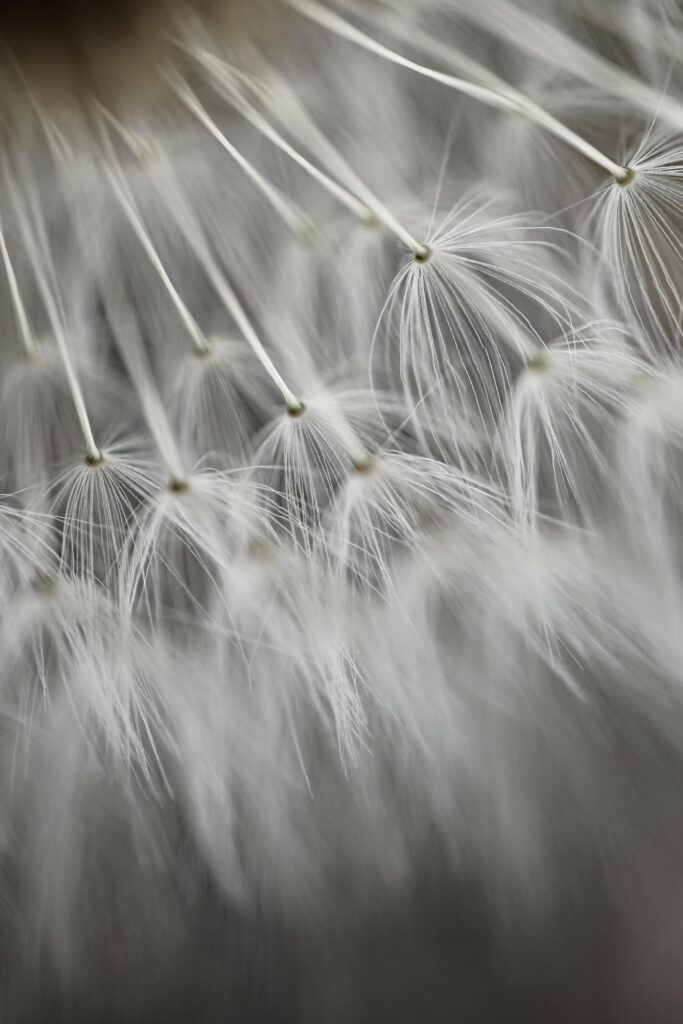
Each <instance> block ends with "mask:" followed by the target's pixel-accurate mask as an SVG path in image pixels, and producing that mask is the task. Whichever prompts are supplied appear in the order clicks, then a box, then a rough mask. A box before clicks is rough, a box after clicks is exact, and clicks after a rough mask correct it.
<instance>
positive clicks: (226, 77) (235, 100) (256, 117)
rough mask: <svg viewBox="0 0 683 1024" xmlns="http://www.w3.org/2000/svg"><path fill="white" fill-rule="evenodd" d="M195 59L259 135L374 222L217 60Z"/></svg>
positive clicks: (205, 56) (365, 208)
mask: <svg viewBox="0 0 683 1024" xmlns="http://www.w3.org/2000/svg"><path fill="white" fill-rule="evenodd" d="M194 56H195V59H196V60H197V61H198V62H199V63H200V64H201V66H202V67H203V68H204V69H205V71H206V72H207V73H208V75H209V76H210V77H211V78H212V79H213V81H214V83H215V84H216V86H217V88H218V89H219V90H220V92H221V95H222V96H224V98H225V99H226V100H227V101H228V102H229V103H230V104H231V105H232V106H233V107H234V108H235V110H237V111H238V112H239V113H240V114H241V115H242V117H244V118H245V120H246V121H248V122H249V124H251V125H252V126H253V127H254V128H256V130H257V131H259V132H260V133H261V134H262V135H263V136H265V138H267V139H268V140H269V141H270V142H272V143H273V145H274V146H277V148H278V149H280V150H281V151H282V152H283V153H285V154H286V155H287V156H288V157H289V158H290V159H291V160H293V161H294V162H295V163H296V164H298V165H299V167H301V168H303V170H304V171H306V173H307V174H308V175H310V177H312V178H313V179H314V180H315V181H317V182H318V183H319V184H320V185H322V187H323V188H324V189H326V190H327V191H328V192H329V193H330V195H332V196H334V197H335V199H337V200H338V201H339V202H340V203H341V204H342V205H343V206H345V207H346V208H347V209H348V210H350V211H351V213H352V214H354V216H356V217H358V219H359V220H362V221H368V220H371V219H373V216H374V215H373V213H372V211H371V210H370V209H369V208H368V206H367V205H366V204H364V203H361V202H359V201H358V199H356V197H355V196H353V195H352V194H351V193H350V192H349V191H348V190H347V189H345V188H344V187H343V186H342V185H340V184H339V183H338V182H336V181H334V180H333V179H332V178H330V176H329V175H328V174H325V172H324V171H321V170H320V168H319V167H316V166H315V164H313V163H311V161H310V160H308V159H307V158H306V157H305V156H304V155H303V154H302V153H300V152H299V151H298V150H297V149H295V148H294V147H293V146H292V145H290V143H289V142H287V140H286V139H285V138H284V136H283V135H281V134H280V132H278V131H277V129H275V128H273V126H272V125H271V124H270V123H269V122H268V121H267V119H266V118H265V117H263V116H262V115H261V114H260V113H259V112H258V110H256V108H255V107H254V106H253V105H252V104H251V103H249V101H248V100H247V99H246V98H245V96H244V95H243V93H242V91H241V90H240V89H239V87H238V86H237V84H236V82H235V79H234V77H233V76H231V75H230V73H229V71H228V70H227V68H225V66H224V65H223V64H222V62H221V61H218V60H217V59H216V58H214V57H212V56H211V55H210V54H205V53H204V52H203V51H200V50H198V51H196V52H195V54H194Z"/></svg>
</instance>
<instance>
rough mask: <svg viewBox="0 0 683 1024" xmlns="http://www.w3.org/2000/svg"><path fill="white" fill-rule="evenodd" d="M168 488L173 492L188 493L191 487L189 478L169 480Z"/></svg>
mask: <svg viewBox="0 0 683 1024" xmlns="http://www.w3.org/2000/svg"><path fill="white" fill-rule="evenodd" d="M168 489H169V491H170V492H171V494H187V492H188V491H189V489H190V485H189V483H188V482H187V480H176V479H175V478H174V479H171V480H169V482H168Z"/></svg>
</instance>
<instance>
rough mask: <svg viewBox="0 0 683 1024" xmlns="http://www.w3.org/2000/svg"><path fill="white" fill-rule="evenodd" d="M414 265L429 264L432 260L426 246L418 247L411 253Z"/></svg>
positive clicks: (430, 252)
mask: <svg viewBox="0 0 683 1024" xmlns="http://www.w3.org/2000/svg"><path fill="white" fill-rule="evenodd" d="M413 258H414V260H415V262H416V263H429V261H430V260H431V258H432V250H431V249H430V248H429V246H428V245H419V246H418V247H417V248H416V249H415V251H414V252H413Z"/></svg>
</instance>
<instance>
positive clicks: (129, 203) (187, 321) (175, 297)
mask: <svg viewBox="0 0 683 1024" xmlns="http://www.w3.org/2000/svg"><path fill="white" fill-rule="evenodd" d="M102 128H103V126H102ZM102 138H103V142H104V145H105V148H106V150H107V155H108V156H109V158H110V161H111V166H110V164H109V163H108V162H107V161H106V160H103V161H102V163H103V167H104V173H105V175H106V176H107V180H108V181H109V184H110V186H111V189H112V192H113V193H114V195H115V196H116V199H117V200H118V203H119V205H120V207H121V209H122V211H123V213H124V215H125V217H126V220H127V221H128V223H129V224H130V226H131V228H132V229H133V231H134V232H135V235H136V236H137V239H138V241H139V242H140V245H141V246H142V248H143V249H144V251H145V254H146V255H147V258H148V259H149V261H150V263H151V264H152V266H153V267H154V269H155V270H156V272H157V274H158V275H159V277H160V279H161V282H162V284H163V286H164V288H165V289H166V291H167V292H168V294H169V297H170V299H171V301H172V303H173V305H174V306H175V308H176V310H177V312H178V315H179V316H180V319H181V320H182V322H183V324H184V326H185V329H186V330H187V333H188V334H189V335H190V339H191V341H192V345H193V347H194V349H195V351H196V352H198V353H199V354H200V355H206V354H207V353H208V352H209V349H210V346H209V343H208V341H207V340H206V338H205V337H204V335H203V333H202V331H201V329H200V327H199V324H198V323H197V321H196V320H195V318H194V317H193V316H192V314H191V313H190V311H189V309H188V308H187V306H186V305H185V303H184V302H183V300H182V299H181V297H180V295H179V294H178V290H177V289H176V287H175V285H174V284H173V282H172V281H171V278H170V277H169V275H168V271H167V270H166V268H165V266H164V264H163V263H162V261H161V258H160V256H159V254H158V252H157V251H156V249H155V247H154V244H153V242H152V239H151V238H150V236H149V234H148V232H147V230H146V228H145V226H144V224H143V222H142V218H141V217H140V214H139V213H138V211H137V209H136V207H135V203H134V201H133V199H132V197H131V196H130V194H129V192H128V189H127V188H126V186H125V185H124V184H123V182H122V181H121V179H120V176H119V174H118V173H117V171H118V164H117V161H116V157H115V156H114V151H113V148H112V146H111V142H110V140H109V138H108V137H107V135H106V132H105V131H104V128H103V130H102ZM114 168H116V169H117V170H116V171H115V170H114Z"/></svg>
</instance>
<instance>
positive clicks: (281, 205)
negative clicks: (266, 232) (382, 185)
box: [171, 81, 312, 237]
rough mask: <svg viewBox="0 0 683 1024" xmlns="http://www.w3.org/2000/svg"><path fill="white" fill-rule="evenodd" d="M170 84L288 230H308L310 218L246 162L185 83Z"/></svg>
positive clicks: (302, 232)
mask: <svg viewBox="0 0 683 1024" xmlns="http://www.w3.org/2000/svg"><path fill="white" fill-rule="evenodd" d="M171 84H172V86H173V90H174V92H175V93H176V95H177V96H178V99H179V100H180V101H181V103H183V105H184V106H185V107H186V108H187V109H188V110H189V111H190V113H191V114H193V115H194V117H196V118H197V120H198V121H199V122H200V124H202V125H203V126H204V127H205V128H206V130H207V131H208V132H209V133H210V134H211V135H213V137H214V139H215V140H216V142H218V144H219V145H220V146H222V147H223V149H224V150H225V151H226V153H229V154H230V156H231V157H232V158H233V160H234V161H235V163H236V164H237V165H238V166H239V167H240V168H241V169H242V170H243V171H244V173H245V174H246V175H247V177H248V178H249V179H250V180H251V181H253V182H254V184H255V185H256V187H257V188H258V189H259V191H260V192H262V193H263V195H264V196H265V197H266V199H267V200H268V202H269V203H270V204H271V206H272V207H273V209H274V210H275V211H276V212H277V213H278V214H279V216H280V217H281V218H282V220H283V221H284V222H285V224H286V225H287V227H288V228H289V229H290V231H292V232H294V234H295V235H299V236H302V237H306V236H307V235H308V234H310V232H311V229H312V225H311V223H310V221H309V220H308V219H307V218H306V217H305V216H304V215H303V214H302V213H301V211H300V210H299V209H297V207H296V206H295V204H294V203H293V202H291V200H289V199H286V198H285V196H283V194H282V193H281V192H280V190H279V189H277V188H276V187H275V186H274V185H273V184H272V183H271V182H270V181H268V179H267V178H266V177H265V176H264V175H263V174H261V172H260V171H258V170H257V169H256V168H255V167H254V165H253V164H252V163H250V162H249V160H247V158H246V157H245V156H244V154H243V153H241V152H240V150H239V149H237V147H236V146H234V145H233V144H232V142H230V140H229V139H228V138H227V137H226V136H225V135H224V134H223V132H222V131H221V130H220V128H219V127H218V125H217V124H216V123H215V121H213V119H212V118H211V117H210V116H209V114H208V113H207V112H206V110H205V109H204V107H203V106H202V105H201V103H200V102H199V100H198V99H197V98H196V96H195V95H194V93H193V92H192V91H191V90H190V88H189V86H187V85H186V84H184V83H183V84H182V85H181V84H179V83H178V82H176V81H172V82H171Z"/></svg>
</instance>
